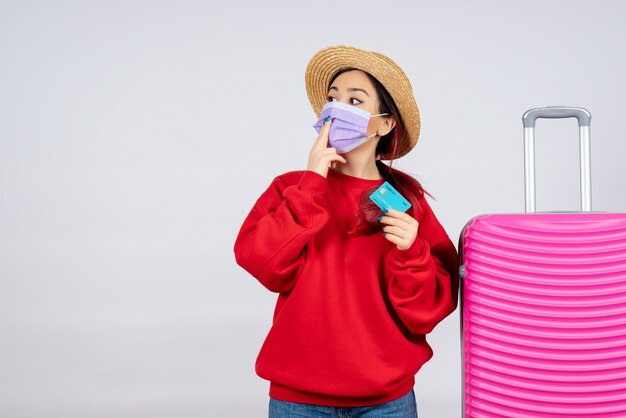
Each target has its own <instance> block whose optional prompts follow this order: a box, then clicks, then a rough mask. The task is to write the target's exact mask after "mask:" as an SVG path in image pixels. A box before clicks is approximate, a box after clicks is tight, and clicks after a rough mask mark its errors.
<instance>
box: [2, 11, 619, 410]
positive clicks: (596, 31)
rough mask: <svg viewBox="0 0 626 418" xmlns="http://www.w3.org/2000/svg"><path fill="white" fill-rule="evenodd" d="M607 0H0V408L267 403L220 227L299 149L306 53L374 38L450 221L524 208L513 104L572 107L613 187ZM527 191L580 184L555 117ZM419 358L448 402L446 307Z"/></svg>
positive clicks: (455, 382) (253, 322) (261, 321)
mask: <svg viewBox="0 0 626 418" xmlns="http://www.w3.org/2000/svg"><path fill="white" fill-rule="evenodd" d="M625 12H626V5H625V4H624V3H623V2H620V1H617V0H616V1H594V2H590V1H572V0H569V1H565V0H559V1H547V0H542V1H536V0H532V1H524V2H503V1H484V0H481V1H474V2H466V1H460V0H459V1H438V2H434V1H405V2H401V1H384V2H383V1H371V0H368V1H364V0H360V1H356V0H350V1H341V2H306V3H305V2H296V1H272V0H267V1H263V2H252V1H250V2H247V3H246V2H242V1H232V2H226V1H221V2H217V1H213V2H211V1H204V2H202V1H188V0H184V1H182V0H181V1H152V2H149V1H132V0H131V1H111V2H109V1H107V2H95V1H56V2H45V1H39V2H36V1H13V2H9V1H6V0H3V1H0V416H2V417H7V418H19V417H33V416H37V417H81V418H91V417H116V418H120V417H133V418H136V417H185V418H187V417H189V418H192V417H219V418H230V417H237V418H239V417H264V416H266V414H267V403H268V397H267V391H268V387H269V383H268V382H266V381H264V380H262V379H261V378H259V377H257V376H256V374H255V373H254V361H255V359H256V355H257V353H258V350H259V348H260V347H261V344H262V342H263V339H264V337H265V335H266V334H267V331H268V330H269V327H270V325H271V317H272V311H273V307H274V303H275V300H276V295H275V294H272V293H270V292H269V291H267V290H266V289H265V288H263V287H262V286H261V285H260V284H259V283H258V282H257V281H256V280H255V279H254V278H252V277H251V276H249V275H248V274H247V273H246V272H245V271H244V270H243V269H242V268H240V267H239V266H237V265H236V263H235V260H234V254H233V243H234V240H235V236H236V234H237V232H238V230H239V227H240V226H241V223H242V222H243V219H244V218H245V216H246V214H247V213H248V211H249V210H250V208H251V207H252V205H253V204H254V202H255V200H256V199H257V197H258V196H259V195H260V194H261V193H262V192H263V190H265V188H266V187H267V186H268V185H269V183H270V182H271V180H272V179H273V178H274V177H275V176H276V175H278V174H280V173H283V172H285V171H289V170H297V169H304V168H306V162H307V153H308V150H309V148H310V146H311V144H312V141H313V140H314V139H315V136H316V133H315V131H314V129H313V128H312V126H311V125H312V124H313V123H314V122H315V115H314V114H313V111H312V110H311V108H310V105H309V103H308V101H307V98H306V93H305V90H304V69H305V66H306V64H307V62H308V60H309V58H310V57H311V56H312V55H313V54H314V53H315V52H316V51H317V50H319V49H321V48H323V47H325V46H328V45H338V44H346V45H354V46H358V47H361V48H365V49H371V50H375V51H379V52H382V53H384V54H386V55H388V56H390V57H391V58H392V59H394V60H395V61H396V62H397V63H398V64H399V65H400V66H401V67H402V68H403V69H404V70H405V71H406V73H407V75H408V77H409V78H410V80H411V82H412V84H413V88H414V91H415V96H416V100H417V103H418V105H419V106H420V110H421V116H422V128H423V129H422V133H421V137H420V142H419V144H418V146H417V147H416V148H415V149H414V150H413V151H412V152H411V153H410V154H409V155H407V156H406V157H403V158H401V159H400V160H398V161H396V163H395V164H396V166H397V167H399V168H400V169H403V170H405V171H408V172H410V173H412V174H415V175H416V176H417V178H418V179H419V180H420V181H422V183H423V184H424V186H425V187H426V188H427V189H428V190H429V191H430V192H431V193H433V194H434V195H435V196H436V197H437V199H438V200H437V201H436V202H432V206H433V209H434V210H435V213H436V214H437V216H438V218H439V220H440V221H441V222H442V224H443V225H444V227H445V228H446V229H447V231H448V233H449V235H450V237H451V238H452V240H453V241H455V242H456V241H457V240H458V237H459V233H460V231H461V228H462V227H463V225H464V224H465V223H466V222H467V221H468V220H469V219H471V218H472V217H473V216H476V215H479V214H483V213H500V212H504V213H512V212H520V211H522V210H523V207H524V204H523V165H522V163H523V157H522V152H523V147H522V125H521V115H522V113H523V112H524V111H525V110H527V109H529V108H532V107H540V106H546V105H569V106H583V107H586V108H587V109H589V110H590V111H591V113H592V124H591V136H592V164H593V167H592V173H593V174H592V179H593V198H594V209H595V210H602V211H615V212H625V211H626V193H624V180H625V179H626V165H625V164H624V163H623V159H624V155H625V153H626V145H625V144H626V140H625V136H624V132H626V126H625V123H626V122H625V121H626V118H624V115H623V112H624V97H626V77H625V76H624V74H626V57H625V51H626V50H625V49H624V39H626V26H625V25H624V24H623V20H624V15H625ZM537 128H538V129H537V160H538V161H537V164H538V170H537V175H538V184H537V187H538V196H537V202H538V209H539V210H559V209H564V210H576V209H577V208H578V179H577V176H578V167H577V164H578V154H577V149H578V146H577V125H576V123H575V120H573V119H569V120H563V121H546V120H541V121H539V122H538V123H537ZM429 341H430V343H431V345H432V346H433V348H434V351H435V356H434V358H433V359H432V360H431V361H430V362H428V363H427V364H426V365H425V366H424V367H423V368H422V370H420V372H419V373H418V374H417V383H416V387H415V390H416V396H417V402H418V410H419V414H420V418H423V417H431V418H454V417H458V416H459V413H460V412H459V411H460V407H461V392H460V387H461V383H460V350H459V318H458V311H457V312H455V313H454V314H453V315H451V316H450V317H448V318H447V319H446V320H445V321H444V322H443V323H442V324H440V325H439V327H438V328H436V329H435V331H434V332H433V334H432V335H431V336H430V337H429Z"/></svg>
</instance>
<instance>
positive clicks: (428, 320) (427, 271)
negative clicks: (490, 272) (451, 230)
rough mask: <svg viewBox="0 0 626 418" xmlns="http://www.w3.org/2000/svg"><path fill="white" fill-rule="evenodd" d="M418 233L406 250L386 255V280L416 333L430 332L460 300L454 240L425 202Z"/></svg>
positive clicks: (395, 304) (397, 306) (395, 305)
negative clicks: (452, 240) (451, 239)
mask: <svg viewBox="0 0 626 418" xmlns="http://www.w3.org/2000/svg"><path fill="white" fill-rule="evenodd" d="M420 204H421V206H422V208H423V211H424V212H423V216H422V219H421V221H420V223H419V227H418V236H417V238H416V239H415V241H414V242H413V244H412V245H411V247H409V248H408V249H406V250H400V249H398V247H397V246H396V245H393V247H392V249H391V251H389V253H388V254H387V255H386V260H385V261H386V269H385V281H386V283H387V292H388V296H389V299H390V301H391V304H392V306H393V308H394V309H395V311H396V313H397V314H398V316H399V317H400V319H401V320H402V322H403V323H404V325H406V327H407V328H408V329H409V330H410V331H411V332H413V333H415V334H428V333H430V332H431V331H432V330H433V328H434V327H435V326H436V325H437V324H438V323H439V322H441V321H442V320H443V319H444V318H445V317H446V316H448V315H449V314H450V313H452V312H453V311H454V310H455V309H456V307H457V302H458V287H459V260H458V253H457V251H456V249H455V247H454V244H452V242H451V241H450V238H449V237H448V235H447V234H446V232H445V230H444V229H443V227H442V226H441V225H440V224H439V222H438V220H437V218H436V217H435V215H434V214H433V212H432V210H431V209H430V207H429V206H428V203H426V200H425V199H422V200H420Z"/></svg>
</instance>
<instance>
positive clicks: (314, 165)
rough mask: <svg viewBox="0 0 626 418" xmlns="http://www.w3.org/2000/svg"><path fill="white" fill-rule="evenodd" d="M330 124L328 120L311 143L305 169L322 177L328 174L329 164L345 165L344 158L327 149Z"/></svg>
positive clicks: (331, 149)
mask: <svg viewBox="0 0 626 418" xmlns="http://www.w3.org/2000/svg"><path fill="white" fill-rule="evenodd" d="M331 123H332V121H331V120H328V122H326V123H325V124H324V125H322V128H321V129H320V133H319V135H318V137H317V139H316V140H315V142H314V143H313V147H312V148H311V151H309V163H308V164H307V167H306V169H307V170H310V171H315V172H316V173H319V174H320V175H322V176H323V177H326V175H327V174H328V166H329V165H330V164H331V163H333V165H334V164H336V162H337V161H340V162H342V163H347V161H346V159H345V158H343V157H342V156H341V155H339V154H337V151H336V150H335V148H332V147H328V132H329V131H330V124H331Z"/></svg>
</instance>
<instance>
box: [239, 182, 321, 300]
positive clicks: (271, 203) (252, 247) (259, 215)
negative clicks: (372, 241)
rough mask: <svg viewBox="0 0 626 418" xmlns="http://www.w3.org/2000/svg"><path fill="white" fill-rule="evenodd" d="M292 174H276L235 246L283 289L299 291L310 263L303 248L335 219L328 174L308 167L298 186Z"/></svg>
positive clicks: (253, 268)
mask: <svg viewBox="0 0 626 418" xmlns="http://www.w3.org/2000/svg"><path fill="white" fill-rule="evenodd" d="M288 174H290V173H288ZM286 178H288V175H282V176H278V177H276V178H275V179H274V180H273V181H272V183H271V184H270V186H269V187H268V188H267V190H266V191H265V192H264V193H263V194H262V195H261V196H260V197H259V198H258V199H257V201H256V203H255V204H254V207H253V208H252V210H251V211H250V213H249V214H248V216H247V217H246V219H245V220H244V222H243V224H242V226H241V229H240V230H239V234H238V235H237V238H236V240H235V245H234V252H235V259H236V261H237V264H239V265H240V266H241V267H243V268H244V269H245V270H246V271H247V272H249V273H250V274H251V275H252V276H254V277H255V278H257V280H259V282H261V284H262V285H263V286H265V287H266V288H267V289H268V290H270V291H272V292H277V293H283V292H289V291H290V290H291V289H293V286H294V285H295V282H296V279H297V277H298V275H299V272H300V269H301V268H302V266H303V265H304V251H303V249H304V248H305V246H306V244H307V243H308V242H309V241H310V239H311V238H312V237H313V236H314V235H315V234H316V233H317V232H318V231H319V230H320V229H322V227H323V226H324V225H325V224H326V222H327V221H328V219H329V214H328V211H327V210H326V208H325V206H324V191H325V190H326V189H327V187H328V184H327V179H326V178H325V177H323V176H322V175H320V174H318V173H316V172H314V171H310V170H306V171H304V173H303V174H302V176H301V177H300V179H299V181H298V182H297V183H296V184H289V183H288V182H287V181H286Z"/></svg>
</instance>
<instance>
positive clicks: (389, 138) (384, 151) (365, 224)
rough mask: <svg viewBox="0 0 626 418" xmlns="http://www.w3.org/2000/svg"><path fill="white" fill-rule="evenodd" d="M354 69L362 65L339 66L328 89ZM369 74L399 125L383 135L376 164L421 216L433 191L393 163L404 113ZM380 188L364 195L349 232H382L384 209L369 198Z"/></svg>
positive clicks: (411, 212)
mask: <svg viewBox="0 0 626 418" xmlns="http://www.w3.org/2000/svg"><path fill="white" fill-rule="evenodd" d="M353 70H358V68H352V67H346V68H342V69H341V70H339V71H338V72H337V73H335V75H334V76H333V77H332V79H331V80H330V82H329V83H328V86H327V89H328V88H330V86H331V85H332V83H333V81H335V79H336V78H337V77H338V76H339V75H340V74H342V73H345V72H347V71H353ZM359 71H363V70H359ZM363 72H365V71H363ZM365 74H367V76H368V78H369V79H370V81H371V82H372V84H373V85H374V88H375V89H376V93H377V94H378V99H379V103H380V106H379V109H378V113H389V114H390V116H387V117H393V118H394V119H395V120H396V126H394V127H393V129H392V130H391V131H389V133H387V135H385V136H382V137H381V138H380V140H379V141H378V145H377V146H376V167H377V168H378V172H379V173H380V175H381V176H382V177H383V179H385V181H388V182H389V184H391V185H392V186H393V187H395V188H396V189H397V190H398V192H400V194H402V196H404V197H405V198H406V199H407V200H408V201H409V202H410V203H411V207H410V208H409V209H408V211H407V213H408V214H409V215H411V216H413V217H414V218H416V219H417V216H416V215H417V211H421V207H420V205H419V201H418V199H420V198H423V197H424V194H427V195H429V196H431V195H430V193H428V192H427V191H426V190H424V188H423V187H422V185H421V184H420V182H419V181H417V180H416V179H415V178H414V177H413V176H411V175H409V174H407V173H404V172H402V171H400V170H398V169H395V168H393V167H392V166H391V165H392V162H393V160H394V158H395V156H396V154H397V149H398V143H399V141H400V138H402V137H403V136H404V134H405V131H406V127H405V125H404V122H403V121H402V117H401V116H400V112H399V111H398V108H397V107H396V104H395V102H394V101H393V99H392V97H391V95H390V94H389V92H388V91H387V89H386V88H385V86H383V85H382V84H381V83H380V82H379V81H378V80H377V79H376V78H375V77H374V76H372V75H371V74H369V73H367V72H365ZM380 155H385V156H388V157H389V159H390V162H389V165H387V164H385V163H383V162H382V161H381V160H380V159H379V157H380ZM376 189H377V187H371V188H369V189H368V190H366V191H365V192H364V193H363V194H362V195H361V198H360V202H359V208H358V209H357V210H356V212H355V213H354V221H355V222H354V224H355V228H354V229H353V230H352V231H348V234H350V235H352V236H360V235H371V234H375V233H378V232H380V228H381V223H380V222H379V221H378V217H379V216H382V215H383V212H382V210H381V209H380V208H379V207H378V205H376V204H375V203H374V202H372V200H371V199H370V198H369V196H370V195H371V194H372V193H374V190H376ZM431 197H432V196H431Z"/></svg>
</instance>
